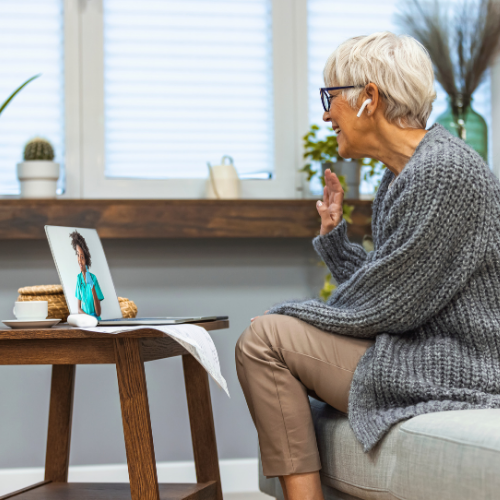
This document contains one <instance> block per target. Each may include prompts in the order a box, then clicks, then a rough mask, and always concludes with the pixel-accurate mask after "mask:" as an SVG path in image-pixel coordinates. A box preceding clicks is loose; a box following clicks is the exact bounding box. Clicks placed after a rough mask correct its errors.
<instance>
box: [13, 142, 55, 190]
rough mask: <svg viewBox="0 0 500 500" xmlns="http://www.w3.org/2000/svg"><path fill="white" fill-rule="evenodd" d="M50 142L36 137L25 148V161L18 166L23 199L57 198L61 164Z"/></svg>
mask: <svg viewBox="0 0 500 500" xmlns="http://www.w3.org/2000/svg"><path fill="white" fill-rule="evenodd" d="M53 160H54V148H53V147H52V145H51V144H50V142H49V141H47V140H46V139H43V138H41V137H35V138H34V139H32V140H30V141H29V142H28V143H27V144H26V146H25V147H24V161H23V162H22V163H18V164H17V176H18V178H19V181H20V183H21V198H55V197H56V192H57V180H58V179H59V163H55V162H54V161H53Z"/></svg>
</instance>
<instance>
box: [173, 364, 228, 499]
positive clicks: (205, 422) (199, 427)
mask: <svg viewBox="0 0 500 500" xmlns="http://www.w3.org/2000/svg"><path fill="white" fill-rule="evenodd" d="M182 365H183V368H184V381H185V384H186V395H187V403H188V410H189V422H190V424H191V438H192V440H193V452H194V463H195V466H196V479H197V481H198V482H199V483H204V482H207V481H217V497H216V498H217V500H222V487H221V481H220V471H219V457H218V455H217V441H216V440H215V427H214V417H213V413H212V400H211V398H210V386H209V385H208V374H207V372H206V371H205V369H204V368H203V366H201V365H200V363H198V361H196V359H195V358H194V357H193V356H191V354H185V355H183V356H182Z"/></svg>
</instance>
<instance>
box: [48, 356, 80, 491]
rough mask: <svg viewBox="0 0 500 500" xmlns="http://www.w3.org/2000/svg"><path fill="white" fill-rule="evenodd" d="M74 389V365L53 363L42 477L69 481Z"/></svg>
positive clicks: (50, 479)
mask: <svg viewBox="0 0 500 500" xmlns="http://www.w3.org/2000/svg"><path fill="white" fill-rule="evenodd" d="M74 392H75V365H53V366H52V382H51V388H50V409H49V431H48V434H47V453H46V455H45V480H46V481H54V482H58V483H67V482H68V467H69V446H70V440H71V420H72V416H73V394H74Z"/></svg>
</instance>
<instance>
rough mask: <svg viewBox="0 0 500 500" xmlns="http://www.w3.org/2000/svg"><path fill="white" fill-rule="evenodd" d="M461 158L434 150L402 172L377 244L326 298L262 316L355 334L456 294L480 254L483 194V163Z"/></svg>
mask: <svg viewBox="0 0 500 500" xmlns="http://www.w3.org/2000/svg"><path fill="white" fill-rule="evenodd" d="M440 160H441V161H440ZM469 160H470V158H457V156H456V155H455V156H454V157H453V164H448V165H443V163H444V162H443V161H442V155H441V156H440V157H439V155H437V154H436V155H433V156H432V157H431V158H430V159H429V158H427V159H426V161H425V162H423V163H424V164H423V165H417V166H415V167H414V168H411V169H409V170H408V171H406V169H405V170H403V172H402V173H401V174H400V176H401V178H400V179H399V180H398V183H397V184H396V185H395V186H394V187H393V189H392V190H391V195H390V196H389V198H390V199H388V200H386V204H385V206H386V208H385V211H384V214H383V215H382V214H381V216H380V217H379V220H378V223H377V232H378V234H379V235H380V239H379V241H380V246H379V247H378V248H377V249H376V250H375V251H374V252H372V253H371V254H370V259H367V261H366V262H365V263H364V265H361V267H359V268H358V269H357V270H356V271H355V272H354V273H353V274H352V276H351V277H350V278H349V279H348V280H347V281H344V282H343V283H342V285H340V286H339V287H338V288H337V289H336V291H335V293H334V294H333V295H332V296H331V297H330V299H329V301H328V302H327V303H324V302H322V301H320V300H318V299H313V300H308V301H305V302H294V303H284V304H281V305H278V306H275V307H273V308H272V309H271V310H270V311H269V313H270V314H286V315H289V316H294V317H297V318H300V319H302V320H304V321H307V322H308V323H310V324H312V325H314V326H316V327H318V328H321V329H322V330H326V331H330V332H333V333H338V334H342V335H348V336H353V337H361V338H374V337H375V336H376V335H377V334H380V333H404V332H407V331H411V330H413V329H415V328H417V327H418V326H420V325H422V324H423V323H425V322H426V321H427V320H428V319H429V318H430V317H432V316H433V315H435V314H436V313H437V312H438V311H439V310H440V309H442V308H443V307H444V306H446V304H447V303H449V302H450V300H451V299H452V298H453V296H454V295H455V294H456V293H457V292H459V291H460V289H461V288H462V287H463V286H464V284H465V283H466V282H467V280H468V279H469V278H470V276H471V275H472V273H474V271H475V270H476V269H477V267H478V263H479V262H480V261H481V259H483V257H484V254H485V250H486V245H487V237H488V228H489V225H488V220H489V219H488V218H487V210H486V205H487V203H488V197H489V196H491V192H488V182H487V181H486V174H485V172H484V171H483V170H485V168H484V167H483V166H482V165H475V166H473V168H469V167H470V165H468V164H467V162H468V161H469ZM476 163H477V161H476ZM359 262H360V261H359V260H358V261H356V263H357V264H359ZM353 267H354V265H353Z"/></svg>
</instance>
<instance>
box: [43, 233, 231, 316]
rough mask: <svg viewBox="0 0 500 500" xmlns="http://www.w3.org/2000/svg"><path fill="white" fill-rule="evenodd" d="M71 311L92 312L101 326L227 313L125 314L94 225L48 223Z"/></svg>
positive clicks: (52, 248) (51, 246)
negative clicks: (73, 225)
mask: <svg viewBox="0 0 500 500" xmlns="http://www.w3.org/2000/svg"><path fill="white" fill-rule="evenodd" d="M45 232H46V234H47V239H48V240H49V245H50V251H51V252H52V257H53V258H54V262H55V265H56V268H57V272H58V274H59V279H60V281H61V284H62V287H63V290H64V296H65V298H66V303H67V304H68V309H69V311H70V313H71V314H89V315H90V316H94V317H95V318H97V321H98V323H97V324H98V325H101V326H123V325H127V326H133V325H176V324H182V323H193V322H196V323H197V322H201V321H213V320H218V319H220V320H226V319H228V317H227V316H181V317H172V316H165V317H151V318H150V317H148V318H122V312H121V309H120V303H119V302H118V297H117V295H116V291H115V286H114V284H113V279H112V277H111V271H110V270H109V266H108V262H107V260H106V256H105V254H104V249H103V247H102V243H101V239H100V238H99V235H98V234H97V231H96V230H95V229H88V228H78V227H76V228H75V227H61V226H45Z"/></svg>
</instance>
